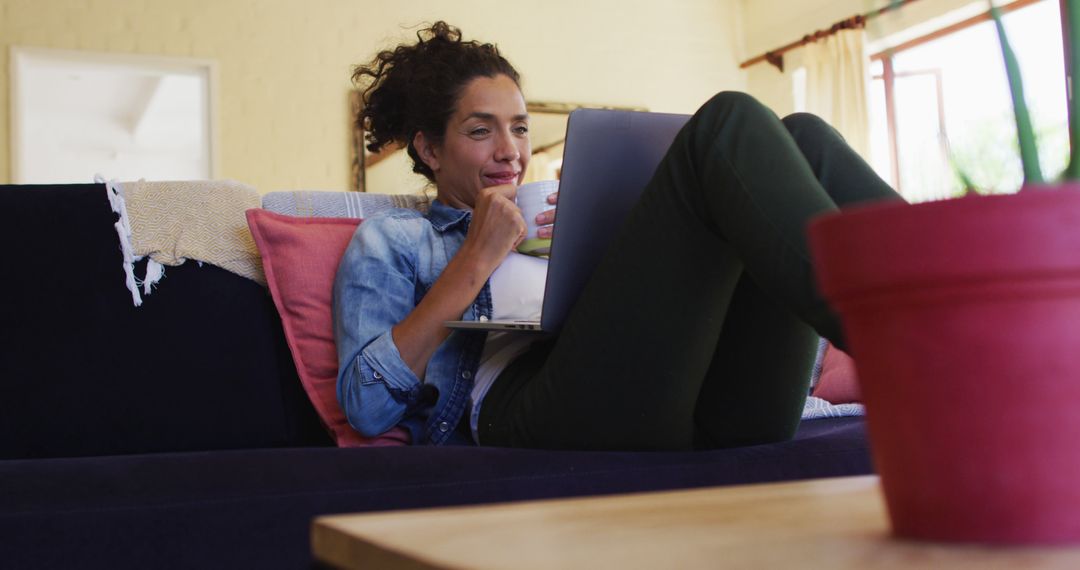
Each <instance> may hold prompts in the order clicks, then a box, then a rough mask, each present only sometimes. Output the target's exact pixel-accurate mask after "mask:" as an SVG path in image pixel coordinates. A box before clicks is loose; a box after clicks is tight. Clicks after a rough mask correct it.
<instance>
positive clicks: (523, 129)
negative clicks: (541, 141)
mask: <svg viewBox="0 0 1080 570" xmlns="http://www.w3.org/2000/svg"><path fill="white" fill-rule="evenodd" d="M514 132H515V133H517V134H519V135H527V134H529V127H527V126H525V125H519V126H517V127H514Z"/></svg>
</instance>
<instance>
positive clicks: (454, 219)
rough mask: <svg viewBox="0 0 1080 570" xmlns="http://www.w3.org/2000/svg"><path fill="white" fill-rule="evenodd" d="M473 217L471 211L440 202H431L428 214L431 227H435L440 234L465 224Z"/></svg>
mask: <svg viewBox="0 0 1080 570" xmlns="http://www.w3.org/2000/svg"><path fill="white" fill-rule="evenodd" d="M471 217H472V212H471V211H470V210H458V209H457V208H451V207H450V206H447V205H446V204H443V203H442V202H440V201H438V200H433V201H432V202H431V208H429V209H428V213H427V219H428V221H430V222H431V225H432V226H434V227H435V230H436V231H438V232H440V233H441V232H445V231H446V230H448V229H450V228H451V227H453V226H456V225H458V224H461V223H463V222H464V221H466V220H468V219H470V218H471Z"/></svg>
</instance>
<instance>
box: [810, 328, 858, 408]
mask: <svg viewBox="0 0 1080 570" xmlns="http://www.w3.org/2000/svg"><path fill="white" fill-rule="evenodd" d="M812 395H813V396H817V397H818V398H821V399H823V400H826V401H828V402H829V403H832V404H848V403H852V402H861V401H862V393H861V392H860V391H859V377H858V375H857V374H856V373H855V361H854V360H852V359H851V357H850V356H848V355H847V353H846V352H844V351H842V350H840V349H839V348H836V347H835V346H833V345H832V344H831V343H830V344H829V345H828V346H826V347H825V357H824V359H823V360H822V364H821V378H820V379H819V380H818V384H817V386H816V387H815V388H814V393H813V394H812Z"/></svg>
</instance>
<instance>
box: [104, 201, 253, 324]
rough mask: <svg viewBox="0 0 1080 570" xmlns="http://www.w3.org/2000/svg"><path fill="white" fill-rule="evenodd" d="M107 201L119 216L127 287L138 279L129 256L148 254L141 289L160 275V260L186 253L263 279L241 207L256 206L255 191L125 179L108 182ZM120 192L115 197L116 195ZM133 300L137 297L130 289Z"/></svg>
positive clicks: (177, 260) (174, 260) (173, 260)
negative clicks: (127, 246)
mask: <svg viewBox="0 0 1080 570" xmlns="http://www.w3.org/2000/svg"><path fill="white" fill-rule="evenodd" d="M109 187H110V188H109V192H110V201H111V202H112V204H113V209H114V210H115V211H118V213H120V216H121V220H120V221H118V222H117V230H118V232H120V234H121V249H124V246H125V245H128V244H124V243H123V242H124V241H125V239H124V238H125V236H124V235H123V234H124V233H127V234H128V236H127V237H128V238H129V239H130V241H129V244H130V253H129V252H128V251H125V260H124V261H125V271H127V272H128V288H129V289H132V286H133V284H135V283H137V282H138V281H139V280H138V279H135V278H134V276H133V274H132V273H131V269H130V263H131V261H137V260H139V259H142V258H143V257H147V256H149V257H150V260H151V261H150V262H148V265H147V270H146V273H147V274H146V276H145V277H144V279H143V280H142V285H143V293H144V294H149V293H150V290H151V289H150V287H151V285H153V284H155V283H156V282H157V281H158V280H159V279H161V277H162V276H163V271H164V268H163V267H162V265H171V266H175V265H180V264H182V263H184V262H185V261H187V260H188V259H194V260H197V261H199V262H206V263H210V264H212V265H216V266H218V267H220V268H222V269H226V270H228V271H231V272H233V273H236V274H237V275H241V276H243V277H247V278H248V279H252V280H254V281H255V282H257V283H259V284H260V285H263V286H265V285H266V277H265V275H263V269H262V260H261V258H260V257H259V252H258V249H257V248H256V247H255V240H254V239H253V238H252V237H251V232H250V231H249V230H248V227H247V219H246V218H245V216H244V211H245V210H248V209H250V208H258V207H260V204H261V201H262V199H261V197H260V196H259V193H258V192H257V191H256V190H255V189H254V188H252V187H250V186H247V185H245V184H240V183H238V182H233V181H228V180H226V181H181V182H124V183H123V184H117V183H111V184H109ZM117 196H119V197H117ZM132 298H133V301H134V302H135V305H136V306H138V305H140V304H141V303H142V300H141V299H140V298H139V295H138V292H137V290H135V289H132Z"/></svg>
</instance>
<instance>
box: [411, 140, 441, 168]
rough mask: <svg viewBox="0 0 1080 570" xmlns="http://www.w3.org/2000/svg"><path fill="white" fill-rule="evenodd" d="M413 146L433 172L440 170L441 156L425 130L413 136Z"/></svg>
mask: <svg viewBox="0 0 1080 570" xmlns="http://www.w3.org/2000/svg"><path fill="white" fill-rule="evenodd" d="M413 148H415V149H416V154H418V155H420V160H422V161H424V164H426V165H427V167H428V168H430V169H431V171H432V172H438V171H439V157H438V156H437V154H438V153H437V152H436V149H435V145H433V144H431V141H429V140H428V139H427V137H425V136H424V133H423V132H417V133H416V136H414V137H413Z"/></svg>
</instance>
